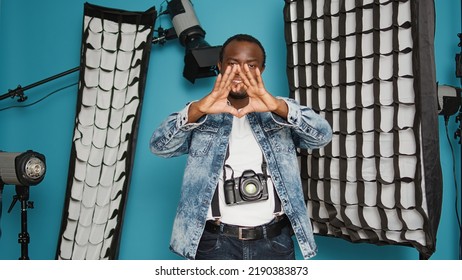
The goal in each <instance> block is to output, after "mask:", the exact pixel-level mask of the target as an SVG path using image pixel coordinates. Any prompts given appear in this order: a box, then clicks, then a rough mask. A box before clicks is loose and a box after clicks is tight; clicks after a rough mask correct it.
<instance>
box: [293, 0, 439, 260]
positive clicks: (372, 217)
mask: <svg viewBox="0 0 462 280" xmlns="http://www.w3.org/2000/svg"><path fill="white" fill-rule="evenodd" d="M434 12H435V11H434V2H433V1H432V0H419V1H413V0H356V1H346V0H304V1H303V0H299V1H296V0H286V3H285V7H284V18H285V40H286V44H287V55H288V56H287V74H288V80H289V84H290V94H291V97H293V98H295V99H297V100H299V101H300V103H301V104H305V105H308V106H310V107H312V108H313V109H314V110H315V111H317V112H319V113H320V114H321V115H323V116H324V117H325V118H326V119H327V120H328V121H329V122H330V124H331V125H332V128H333V132H334V136H333V139H332V142H331V143H330V144H329V145H328V146H326V147H324V148H323V149H320V150H313V151H311V150H301V151H299V152H300V154H301V156H300V167H301V177H302V179H303V182H304V183H305V187H306V190H307V191H306V194H307V207H308V212H309V215H310V218H311V220H312V224H313V228H314V232H315V233H316V234H318V235H324V236H332V237H338V238H343V239H346V240H349V241H351V242H367V243H373V244H377V245H405V246H412V247H415V248H416V249H417V250H418V252H419V255H420V258H422V259H428V258H430V256H431V255H432V254H433V253H434V251H435V243H436V232H437V228H438V224H439V219H440V213H441V207H442V175H441V167H440V157H439V139H438V135H439V133H438V118H437V114H438V108H437V107H438V101H437V90H436V89H437V87H436V77H435V76H436V75H435V63H434V52H433V51H434V46H433V39H434V30H435V29H434V25H435V19H434Z"/></svg>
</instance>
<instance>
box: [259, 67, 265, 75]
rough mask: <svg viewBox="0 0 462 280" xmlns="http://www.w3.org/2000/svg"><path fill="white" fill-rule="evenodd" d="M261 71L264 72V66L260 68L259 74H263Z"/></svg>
mask: <svg viewBox="0 0 462 280" xmlns="http://www.w3.org/2000/svg"><path fill="white" fill-rule="evenodd" d="M263 71H265V66H262V67H260V74H263Z"/></svg>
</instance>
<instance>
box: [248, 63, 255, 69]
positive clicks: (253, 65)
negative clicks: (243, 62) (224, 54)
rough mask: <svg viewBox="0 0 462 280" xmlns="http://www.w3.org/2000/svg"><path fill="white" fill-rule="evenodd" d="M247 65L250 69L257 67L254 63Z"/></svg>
mask: <svg viewBox="0 0 462 280" xmlns="http://www.w3.org/2000/svg"><path fill="white" fill-rule="evenodd" d="M247 66H249V68H250V69H253V68H255V67H257V65H255V64H247Z"/></svg>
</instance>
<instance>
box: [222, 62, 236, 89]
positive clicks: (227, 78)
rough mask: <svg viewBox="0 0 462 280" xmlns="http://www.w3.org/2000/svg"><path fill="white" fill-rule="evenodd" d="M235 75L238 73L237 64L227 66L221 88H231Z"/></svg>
mask: <svg viewBox="0 0 462 280" xmlns="http://www.w3.org/2000/svg"><path fill="white" fill-rule="evenodd" d="M235 75H236V67H235V65H233V66H228V67H227V68H226V72H225V75H224V76H223V79H222V83H221V87H220V90H229V86H230V84H231V82H232V80H233V79H234V76H235Z"/></svg>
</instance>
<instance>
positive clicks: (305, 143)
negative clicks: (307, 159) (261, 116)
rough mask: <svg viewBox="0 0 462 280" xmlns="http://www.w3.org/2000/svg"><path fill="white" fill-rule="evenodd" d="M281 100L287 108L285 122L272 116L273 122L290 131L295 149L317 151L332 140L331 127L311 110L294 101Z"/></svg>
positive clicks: (278, 117) (288, 99)
mask: <svg viewBox="0 0 462 280" xmlns="http://www.w3.org/2000/svg"><path fill="white" fill-rule="evenodd" d="M281 99H283V100H284V101H285V102H286V103H287V106H288V108H289V113H288V114H287V120H285V119H283V118H281V117H280V116H277V115H275V114H273V118H274V120H275V121H276V122H277V123H279V124H281V125H284V126H289V127H291V129H292V137H293V139H294V143H295V145H296V146H297V147H299V148H303V149H317V148H322V147H324V146H325V145H327V144H328V143H329V142H330V141H331V140H332V127H331V126H330V124H329V123H328V122H327V120H326V119H325V118H324V117H322V116H321V115H319V114H318V113H316V112H315V111H313V110H312V109H311V108H309V107H306V106H302V105H300V104H299V103H298V102H297V101H296V100H293V99H290V98H281Z"/></svg>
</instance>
